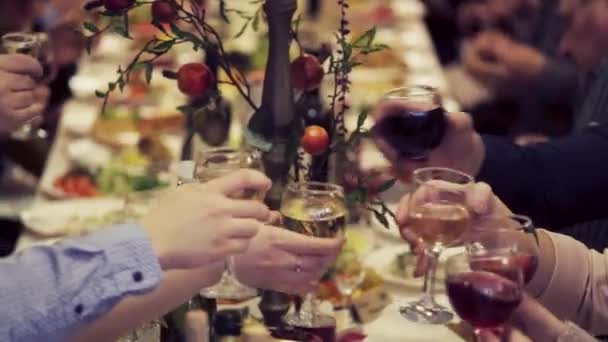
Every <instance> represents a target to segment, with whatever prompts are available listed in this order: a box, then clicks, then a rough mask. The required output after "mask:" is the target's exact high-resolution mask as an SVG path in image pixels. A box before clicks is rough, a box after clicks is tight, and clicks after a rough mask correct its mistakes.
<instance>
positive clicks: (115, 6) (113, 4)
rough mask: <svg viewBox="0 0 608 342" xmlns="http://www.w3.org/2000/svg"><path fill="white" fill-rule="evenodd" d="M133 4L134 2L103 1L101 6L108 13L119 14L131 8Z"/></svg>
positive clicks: (127, 0)
mask: <svg viewBox="0 0 608 342" xmlns="http://www.w3.org/2000/svg"><path fill="white" fill-rule="evenodd" d="M134 3H135V0H104V2H103V6H104V7H105V8H106V9H107V10H108V11H112V12H119V11H123V10H126V9H127V8H129V7H131V6H133V4H134Z"/></svg>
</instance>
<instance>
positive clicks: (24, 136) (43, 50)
mask: <svg viewBox="0 0 608 342" xmlns="http://www.w3.org/2000/svg"><path fill="white" fill-rule="evenodd" d="M2 50H3V53H8V54H24V55H28V56H32V57H34V58H36V59H37V60H38V61H39V62H40V64H41V65H42V71H43V73H42V77H41V78H39V79H37V80H36V81H38V82H40V83H49V82H50V81H52V79H53V78H54V72H53V71H54V68H53V61H54V58H53V56H54V55H53V49H52V46H51V42H50V39H49V36H48V35H47V34H46V33H44V32H36V33H28V32H12V33H7V34H5V35H4V36H2ZM42 122H43V117H42V116H40V115H38V116H35V117H34V118H32V119H30V120H29V121H28V122H26V123H25V124H23V125H22V126H21V127H20V128H19V129H17V130H16V131H15V132H13V133H12V135H11V136H12V138H13V139H16V140H29V139H31V138H40V139H44V138H46V137H47V136H48V133H47V132H46V131H45V130H44V129H42V128H40V126H41V124H42Z"/></svg>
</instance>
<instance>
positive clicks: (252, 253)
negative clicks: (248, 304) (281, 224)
mask: <svg viewBox="0 0 608 342" xmlns="http://www.w3.org/2000/svg"><path fill="white" fill-rule="evenodd" d="M343 242H344V240H343V239H342V238H333V239H326V238H323V239H322V238H315V237H310V236H306V235H302V234H297V233H294V232H291V231H289V230H287V229H282V228H277V227H273V226H269V225H267V226H262V227H260V230H259V232H258V234H257V235H256V236H255V237H254V238H253V239H252V240H251V243H250V244H249V248H248V249H247V251H245V252H244V253H242V254H239V255H237V256H235V260H234V261H235V274H236V276H237V277H238V279H239V280H240V281H242V282H243V283H245V284H247V285H249V286H252V287H256V288H263V289H270V290H275V291H280V292H284V293H289V294H305V293H310V292H312V291H314V290H315V289H316V284H317V282H318V280H319V279H320V278H321V276H322V275H323V273H324V272H325V271H326V270H327V269H328V267H329V265H330V264H331V263H332V262H333V260H334V259H335V258H336V256H337V255H338V253H339V252H340V249H341V248H342V244H343Z"/></svg>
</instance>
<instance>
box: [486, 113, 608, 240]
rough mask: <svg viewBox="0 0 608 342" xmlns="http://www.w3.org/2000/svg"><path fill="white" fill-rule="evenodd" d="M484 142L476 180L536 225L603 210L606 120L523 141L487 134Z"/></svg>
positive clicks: (607, 187)
mask: <svg viewBox="0 0 608 342" xmlns="http://www.w3.org/2000/svg"><path fill="white" fill-rule="evenodd" d="M484 142H485V145H486V157H485V160H484V163H483V165H482V167H481V170H480V172H479V174H478V180H480V181H484V182H487V183H489V184H490V185H491V186H492V188H493V189H494V191H495V193H496V194H497V195H498V196H499V197H500V198H501V199H502V200H503V201H504V202H505V204H506V205H507V206H508V207H509V208H511V209H512V210H513V211H514V212H516V213H519V214H524V215H528V216H530V217H532V219H533V220H534V221H535V223H536V224H537V226H540V227H544V228H548V229H552V230H559V229H561V228H564V227H567V226H571V225H573V224H575V223H578V222H585V221H592V220H596V219H600V218H603V217H605V216H607V215H606V214H607V213H608V205H607V204H606V203H605V202H606V198H607V196H608V125H602V126H597V127H594V128H591V129H588V130H586V131H584V132H583V133H581V134H578V135H574V136H571V137H568V138H564V139H559V140H554V141H552V142H549V143H544V144H538V145H533V146H526V147H520V146H517V145H514V144H513V143H511V142H510V141H508V140H506V139H501V138H498V137H492V136H485V137H484Z"/></svg>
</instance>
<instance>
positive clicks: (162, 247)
mask: <svg viewBox="0 0 608 342" xmlns="http://www.w3.org/2000/svg"><path fill="white" fill-rule="evenodd" d="M138 225H139V226H140V227H141V228H142V230H143V231H145V232H146V234H147V235H148V238H149V239H150V245H151V246H152V251H153V252H154V255H156V258H157V259H158V263H159V264H160V267H161V268H162V269H163V270H169V269H172V268H175V267H174V264H175V263H174V258H173V256H172V252H171V250H170V249H169V248H168V247H167V244H166V243H165V239H164V238H162V237H161V236H160V235H159V234H157V233H156V232H157V231H158V230H157V229H155V228H154V227H155V225H154V223H152V222H149V221H148V220H146V219H145V218H144V219H142V220H140V221H139V223H138Z"/></svg>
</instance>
